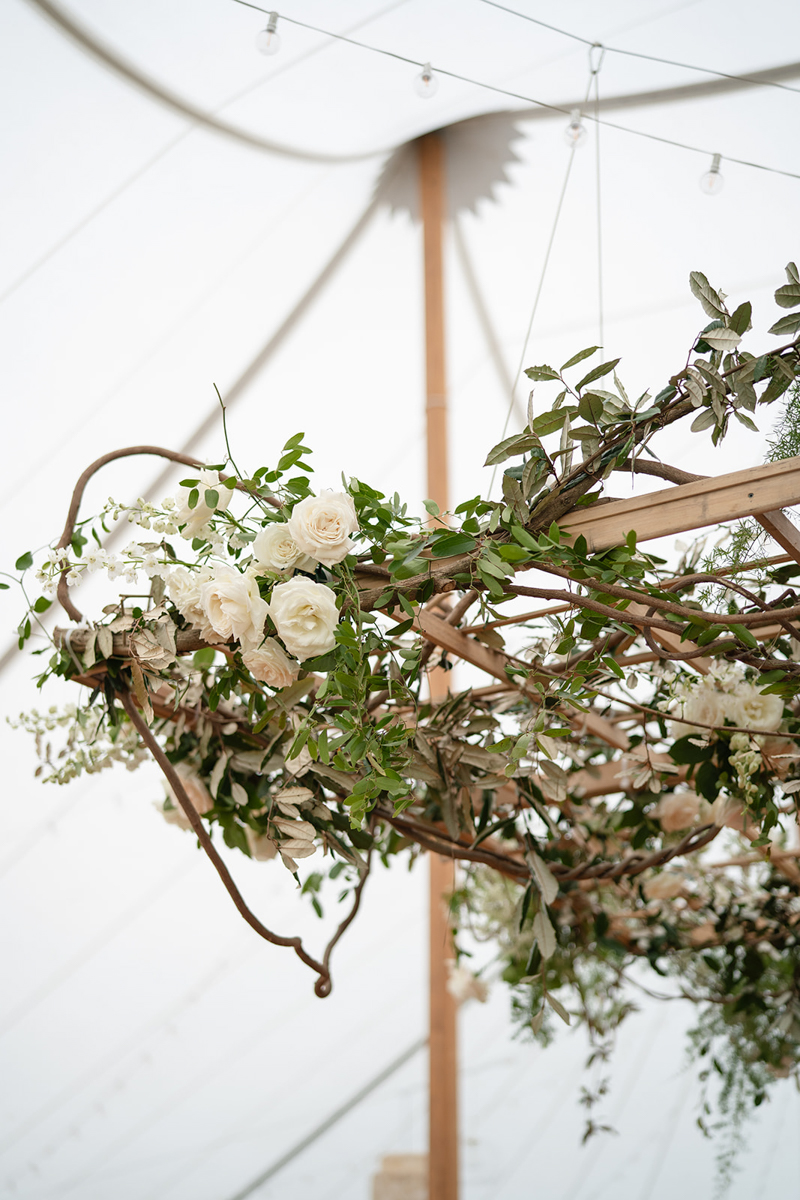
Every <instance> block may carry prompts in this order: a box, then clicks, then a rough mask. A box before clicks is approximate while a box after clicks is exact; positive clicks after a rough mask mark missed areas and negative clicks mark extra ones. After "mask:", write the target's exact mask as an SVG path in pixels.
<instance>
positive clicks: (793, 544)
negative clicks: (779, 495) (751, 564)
mask: <svg viewBox="0 0 800 1200" xmlns="http://www.w3.org/2000/svg"><path fill="white" fill-rule="evenodd" d="M756 520H757V521H758V523H759V525H761V526H762V527H763V528H764V529H765V530H766V531H767V533H768V534H769V536H770V537H771V538H772V539H773V540H774V541H776V542H777V543H778V545H779V546H783V548H784V550H785V551H786V552H787V554H791V556H792V558H793V559H794V560H795V562H800V529H798V528H797V526H796V525H795V524H793V522H792V521H790V520H789V518H788V517H787V516H786V514H785V513H782V512H781V510H780V509H779V508H777V509H775V511H774V512H765V513H761V514H760V515H759V516H757V517H756Z"/></svg>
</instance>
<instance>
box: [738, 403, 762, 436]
mask: <svg viewBox="0 0 800 1200" xmlns="http://www.w3.org/2000/svg"><path fill="white" fill-rule="evenodd" d="M733 415H734V416H735V417H736V420H737V421H738V422H739V423H740V424H741V425H744V427H745V429H752V430H753V432H754V433H758V431H759V430H758V426H757V425H756V423H755V421H751V420H750V418H749V417H748V416H746V415H745V413H743V412H738V410H736V409H734V412H733Z"/></svg>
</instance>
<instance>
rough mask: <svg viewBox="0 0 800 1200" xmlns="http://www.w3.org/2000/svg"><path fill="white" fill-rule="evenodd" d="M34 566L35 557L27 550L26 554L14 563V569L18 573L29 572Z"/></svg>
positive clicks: (21, 555)
mask: <svg viewBox="0 0 800 1200" xmlns="http://www.w3.org/2000/svg"><path fill="white" fill-rule="evenodd" d="M32 566H33V555H32V554H31V552H30V550H26V551H25V553H24V554H20V556H19V558H18V559H17V561H16V562H15V563H14V567H15V569H16V570H17V571H27V570H28V568H29V567H32Z"/></svg>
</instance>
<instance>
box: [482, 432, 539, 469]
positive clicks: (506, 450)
mask: <svg viewBox="0 0 800 1200" xmlns="http://www.w3.org/2000/svg"><path fill="white" fill-rule="evenodd" d="M538 445H539V439H538V438H537V437H535V436H534V434H532V433H523V434H519V433H515V434H514V436H513V437H508V438H504V439H503V441H502V442H498V443H497V445H496V446H493V447H492V449H491V450H490V451H489V453H488V454H487V456H486V462H485V463H484V464H483V465H484V466H485V467H494V466H496V465H497V464H498V463H501V462H505V460H506V459H507V458H512V457H514V456H515V455H517V454H526V453H527V452H528V450H532V449H533V447H534V446H538Z"/></svg>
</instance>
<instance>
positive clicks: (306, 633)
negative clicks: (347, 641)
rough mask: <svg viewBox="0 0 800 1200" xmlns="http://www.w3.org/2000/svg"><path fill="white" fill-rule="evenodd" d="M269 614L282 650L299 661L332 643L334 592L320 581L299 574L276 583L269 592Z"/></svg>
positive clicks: (335, 613) (335, 616)
mask: <svg viewBox="0 0 800 1200" xmlns="http://www.w3.org/2000/svg"><path fill="white" fill-rule="evenodd" d="M269 615H270V616H271V617H272V619H273V621H274V622H275V628H276V629H277V631H278V636H279V637H280V639H281V641H282V642H283V644H284V646H285V647H286V649H287V650H288V651H289V653H290V654H293V655H294V656H295V657H296V658H299V659H300V661H301V662H303V661H304V660H305V659H307V658H315V657H316V655H318V654H325V653H326V652H327V651H328V650H332V649H333V647H334V646H335V645H336V639H335V637H334V636H333V633H334V630H335V629H336V626H337V624H338V622H339V610H338V608H337V607H336V596H335V594H334V592H333V591H332V589H331V588H329V587H326V586H325V584H324V583H314V581H313V580H312V579H306V578H305V577H304V576H302V575H295V577H294V578H293V579H290V580H288V582H287V583H279V584H278V585H277V586H276V587H275V588H274V589H273V592H272V599H271V600H270V602H269Z"/></svg>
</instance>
